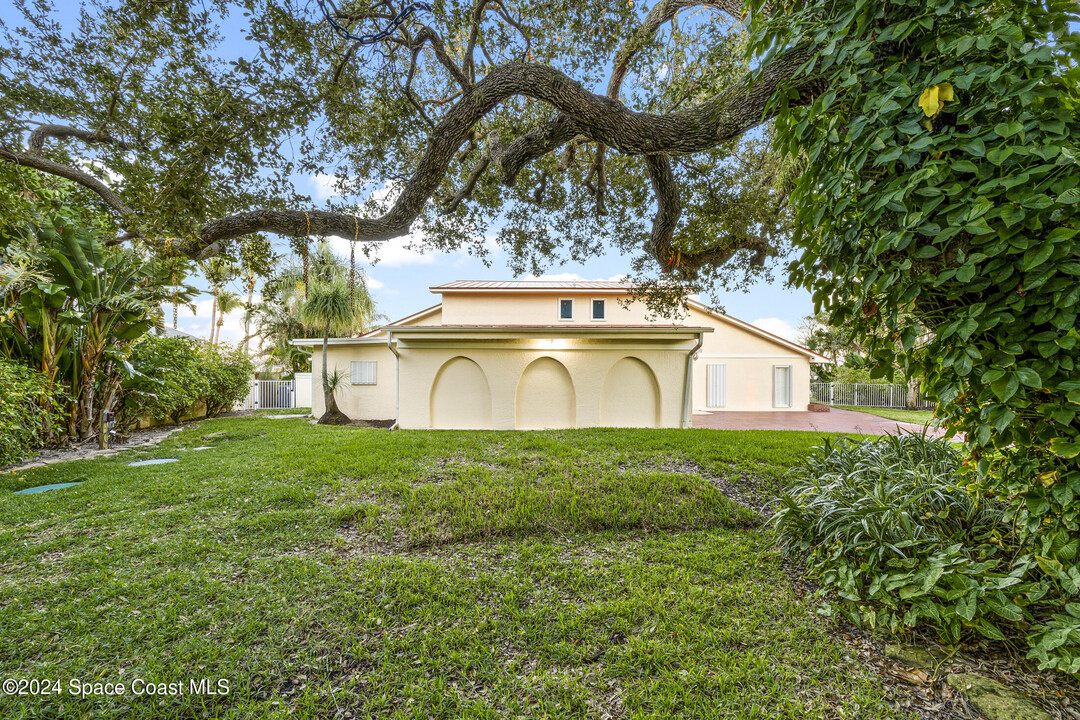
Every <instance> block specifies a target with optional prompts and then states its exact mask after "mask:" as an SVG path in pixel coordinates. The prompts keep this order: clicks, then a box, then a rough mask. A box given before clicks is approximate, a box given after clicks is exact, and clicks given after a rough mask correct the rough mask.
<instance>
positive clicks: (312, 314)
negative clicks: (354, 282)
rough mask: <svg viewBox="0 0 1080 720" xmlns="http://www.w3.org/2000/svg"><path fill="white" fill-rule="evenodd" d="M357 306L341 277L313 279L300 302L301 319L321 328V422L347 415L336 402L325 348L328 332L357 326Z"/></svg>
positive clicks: (332, 422)
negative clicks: (322, 402) (322, 404)
mask: <svg viewBox="0 0 1080 720" xmlns="http://www.w3.org/2000/svg"><path fill="white" fill-rule="evenodd" d="M356 314H357V313H356V306H355V305H354V304H353V302H352V299H351V298H350V296H349V286H348V284H347V283H345V282H343V281H342V280H331V281H329V282H326V281H321V280H319V281H315V282H313V283H312V284H311V287H310V288H308V297H307V299H306V300H304V304H303V305H301V306H300V319H301V320H303V321H304V322H305V323H308V324H310V325H312V326H314V327H318V328H319V329H320V334H321V335H322V339H323V342H322V387H323V398H324V400H325V403H326V405H325V407H326V411H325V412H324V413H323V415H322V417H320V418H319V424H320V425H345V424H347V423H348V422H349V418H348V417H347V416H346V415H345V413H343V412H341V411H340V410H339V409H338V406H337V399H336V397H335V394H336V393H335V392H334V388H333V387H332V385H331V380H330V377H331V376H330V372H329V369H328V367H327V348H328V346H329V344H330V335H331V334H347V333H351V332H352V329H353V328H354V327H355V326H356Z"/></svg>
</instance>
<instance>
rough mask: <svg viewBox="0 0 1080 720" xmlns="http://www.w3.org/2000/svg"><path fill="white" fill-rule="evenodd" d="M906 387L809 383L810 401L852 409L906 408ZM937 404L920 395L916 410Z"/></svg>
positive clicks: (928, 408) (872, 384) (927, 408)
mask: <svg viewBox="0 0 1080 720" xmlns="http://www.w3.org/2000/svg"><path fill="white" fill-rule="evenodd" d="M907 391H908V389H907V386H906V385H899V384H893V385H882V384H876V383H821V382H818V383H810V399H811V401H813V402H818V403H824V404H826V405H851V406H854V407H877V408H900V409H903V408H906V407H907ZM936 405H937V403H935V402H934V401H933V400H928V399H927V398H926V397H924V396H922V395H920V396H919V402H918V408H919V409H920V410H932V409H933V408H934V407H936Z"/></svg>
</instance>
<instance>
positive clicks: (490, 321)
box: [421, 290, 692, 325]
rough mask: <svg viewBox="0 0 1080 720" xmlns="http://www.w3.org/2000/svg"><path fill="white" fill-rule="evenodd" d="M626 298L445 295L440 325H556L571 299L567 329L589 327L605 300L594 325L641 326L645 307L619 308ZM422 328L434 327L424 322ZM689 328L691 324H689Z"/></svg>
mask: <svg viewBox="0 0 1080 720" xmlns="http://www.w3.org/2000/svg"><path fill="white" fill-rule="evenodd" d="M620 297H622V298H625V297H626V295H625V294H621V295H620V294H616V293H602V292H595V293H590V292H588V291H582V290H568V291H565V292H554V293H551V292H543V293H521V294H509V293H491V292H487V293H483V292H479V293H447V294H446V295H444V296H443V309H442V323H443V324H444V325H559V324H563V323H564V321H562V320H560V319H559V300H560V299H563V298H566V299H573V301H574V317H573V319H572V320H571V321H565V324H567V325H590V324H593V323H594V321H593V320H592V305H591V301H592V300H593V299H594V298H595V299H597V300H606V301H607V302H606V307H605V313H604V314H605V316H606V320H604V321H602V322H601V321H595V324H596V325H604V324H608V325H644V324H646V323H647V322H648V320H646V319H645V316H646V310H645V306H644V305H643V304H641V303H635V304H633V305H630V306H629V307H622V306H620V305H619V303H618V302H617V300H618V298H620ZM421 324H424V325H429V324H435V323H432V322H429V321H428V320H427V319H425V320H424V321H423V323H421ZM655 324H656V325H672V324H680V325H686V324H688V323H687V321H686V320H685V319H682V320H679V321H678V322H677V323H676V321H674V320H670V319H664V318H657V319H656V320H655ZM691 324H692V323H691Z"/></svg>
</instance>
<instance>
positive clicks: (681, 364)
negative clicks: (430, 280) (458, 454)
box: [294, 281, 829, 429]
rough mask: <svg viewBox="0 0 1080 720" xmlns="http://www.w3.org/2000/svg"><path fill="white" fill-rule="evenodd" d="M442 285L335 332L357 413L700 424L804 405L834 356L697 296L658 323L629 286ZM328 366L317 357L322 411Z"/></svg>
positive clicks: (523, 425) (315, 396) (408, 420)
mask: <svg viewBox="0 0 1080 720" xmlns="http://www.w3.org/2000/svg"><path fill="white" fill-rule="evenodd" d="M431 291H432V292H433V293H435V294H437V295H441V296H442V302H441V303H439V304H438V305H434V306H432V307H429V308H427V309H426V310H421V311H420V312H418V313H416V314H414V315H410V316H409V317H406V318H402V319H401V320H397V321H396V322H392V323H390V324H389V325H385V326H383V327H381V328H378V329H377V330H373V331H372V332H369V333H367V334H366V335H362V336H360V337H351V338H333V339H331V340H330V343H329V351H328V365H329V367H330V368H331V369H334V368H339V369H341V370H342V371H343V372H346V373H348V376H349V380H350V382H349V383H348V385H347V386H346V387H345V388H344V389H343V390H341V391H339V394H338V396H337V397H338V406H339V407H340V408H341V411H342V412H344V413H345V414H346V415H348V416H350V417H352V418H354V419H363V420H392V419H393V420H396V421H397V425H398V426H399V427H402V428H460V429H464V428H491V429H515V428H516V429H539V428H572V427H597V426H598V427H691V426H692V424H693V414H694V413H701V412H722V411H737V410H759V411H760V410H764V411H772V410H783V411H791V410H802V411H805V410H806V409H807V405H808V403H809V400H810V363H812V362H829V360H828V359H827V358H824V357H822V356H820V355H817V354H816V353H814V352H813V351H811V350H808V349H807V348H805V347H802V346H801V345H798V344H796V343H793V342H790V341H788V340H784V339H783V338H780V337H777V336H775V335H772V334H770V333H768V332H765V331H764V330H761V329H760V328H757V327H754V326H753V325H751V324H749V323H746V322H743V321H741V320H736V319H735V318H733V317H730V316H728V315H724V314H723V313H719V312H715V311H713V310H711V309H709V308H708V307H706V306H704V305H702V304H700V303H697V302H693V301H691V302H690V310H689V314H688V315H687V316H686V317H685V318H681V320H680V322H677V323H672V322H671V321H670V320H667V321H662V322H661V321H650V320H649V319H648V318H647V317H646V315H647V313H646V310H645V307H644V306H643V305H642V304H641V303H630V304H626V301H628V300H629V286H627V285H626V284H624V283H617V282H548V281H517V282H490V281H457V282H451V283H447V284H445V285H438V286H436V287H433V288H431ZM620 300H622V301H624V302H623V303H620V302H619V301H620ZM294 344H296V345H304V346H314V347H316V348H317V347H321V345H322V340H321V339H304V340H295V341H294ZM321 372H322V363H321V361H320V359H319V357H318V354H316V356H315V358H314V362H313V373H312V385H313V388H312V400H313V403H314V407H313V408H312V410H313V413H314V415H315V416H316V417H318V416H319V415H321V414H322V412H323V394H322V390H321V383H322V375H321Z"/></svg>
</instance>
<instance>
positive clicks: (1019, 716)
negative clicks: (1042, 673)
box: [946, 673, 1053, 720]
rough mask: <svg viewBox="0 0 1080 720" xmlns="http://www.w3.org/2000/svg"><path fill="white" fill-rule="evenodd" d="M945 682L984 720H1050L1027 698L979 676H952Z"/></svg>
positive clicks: (1018, 692)
mask: <svg viewBox="0 0 1080 720" xmlns="http://www.w3.org/2000/svg"><path fill="white" fill-rule="evenodd" d="M946 681H947V682H948V683H949V687H951V688H952V689H953V690H956V691H958V692H960V693H962V694H963V695H964V696H965V697H966V698H967V699H968V700H969V701H970V702H971V704H972V705H974V706H975V709H976V710H978V711H979V712H980V713H982V714H983V715H985V716H986V718H987V720H1053V718H1052V717H1050V713H1048V712H1046V711H1045V710H1043V709H1042V708H1040V707H1039V706H1038V705H1036V704H1035V703H1033V702H1032V701H1031V699H1030V698H1028V696H1027V695H1024V694H1023V693H1022V692H1020V691H1018V690H1013V689H1012V688H1010V687H1006V686H1004V685H1002V684H1001V683H999V682H996V681H994V680H991V679H990V678H985V677H983V676H982V675H974V674H971V673H953V674H951V675H949V677H947V678H946Z"/></svg>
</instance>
